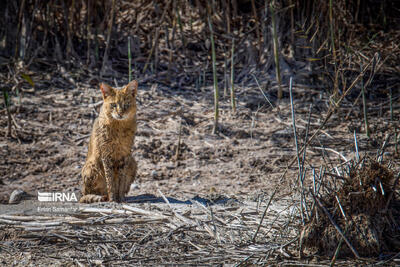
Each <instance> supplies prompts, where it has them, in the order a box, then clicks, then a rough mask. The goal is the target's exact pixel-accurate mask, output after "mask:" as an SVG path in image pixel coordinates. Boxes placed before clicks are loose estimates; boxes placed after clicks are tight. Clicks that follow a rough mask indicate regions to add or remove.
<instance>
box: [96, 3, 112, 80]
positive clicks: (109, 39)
mask: <svg viewBox="0 0 400 267" xmlns="http://www.w3.org/2000/svg"><path fill="white" fill-rule="evenodd" d="M114 15H115V0H113V1H112V6H111V18H110V22H109V25H108V31H107V42H106V49H105V50H104V56H103V65H102V67H101V71H100V77H102V76H103V74H104V71H105V68H106V64H108V50H109V49H110V42H111V32H112V28H113V25H114Z"/></svg>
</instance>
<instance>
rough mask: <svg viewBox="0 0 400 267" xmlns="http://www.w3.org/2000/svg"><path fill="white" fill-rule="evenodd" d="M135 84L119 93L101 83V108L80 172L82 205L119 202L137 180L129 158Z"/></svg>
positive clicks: (132, 138)
mask: <svg viewBox="0 0 400 267" xmlns="http://www.w3.org/2000/svg"><path fill="white" fill-rule="evenodd" d="M137 88H138V82H137V81H132V82H130V83H129V84H128V85H126V86H124V87H123V88H122V89H114V88H112V87H111V86H109V85H107V84H105V83H102V84H101V85H100V90H101V92H102V95H103V100H104V101H103V105H102V107H101V110H100V113H99V116H98V118H97V119H96V120H95V122H94V125H93V130H92V134H91V136H90V141H89V148H88V154H87V158H86V162H85V165H84V166H83V168H82V181H83V187H82V194H83V196H82V197H81V199H80V200H79V202H81V203H93V202H103V201H116V202H121V201H123V200H124V198H125V195H126V194H127V193H128V192H129V189H130V185H131V184H132V182H133V181H134V179H135V177H136V171H137V163H136V161H135V159H134V158H133V156H132V155H131V149H132V146H133V144H134V139H135V133H136V129H137V124H136V95H137Z"/></svg>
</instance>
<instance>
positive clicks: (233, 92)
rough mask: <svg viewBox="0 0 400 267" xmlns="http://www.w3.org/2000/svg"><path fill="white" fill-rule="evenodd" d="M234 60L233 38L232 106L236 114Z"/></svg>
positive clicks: (233, 45) (233, 43)
mask: <svg viewBox="0 0 400 267" xmlns="http://www.w3.org/2000/svg"><path fill="white" fill-rule="evenodd" d="M234 59H235V39H234V38H232V51H231V106H232V112H236V97H235V67H234V65H235V64H234Z"/></svg>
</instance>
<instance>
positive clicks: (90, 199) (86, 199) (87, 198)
mask: <svg viewBox="0 0 400 267" xmlns="http://www.w3.org/2000/svg"><path fill="white" fill-rule="evenodd" d="M107 200H108V197H107V196H106V195H105V196H100V195H93V194H89V195H84V196H82V197H81V199H80V200H79V202H80V203H95V202H105V201H107Z"/></svg>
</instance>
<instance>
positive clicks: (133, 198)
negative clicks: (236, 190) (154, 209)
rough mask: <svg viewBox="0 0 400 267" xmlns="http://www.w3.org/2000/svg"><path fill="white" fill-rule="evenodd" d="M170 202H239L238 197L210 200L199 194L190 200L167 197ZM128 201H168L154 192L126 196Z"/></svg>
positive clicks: (207, 203) (204, 203)
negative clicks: (153, 193)
mask: <svg viewBox="0 0 400 267" xmlns="http://www.w3.org/2000/svg"><path fill="white" fill-rule="evenodd" d="M166 198H167V200H168V202H169V203H170V204H185V205H192V204H195V203H196V202H198V203H200V204H202V205H204V206H212V205H215V204H220V205H223V204H227V203H229V202H237V200H236V199H232V198H228V197H219V198H218V199H214V200H210V199H207V198H202V197H199V196H195V197H193V198H192V199H188V200H179V199H176V198H173V197H166ZM124 202H126V203H166V202H165V200H164V199H163V198H162V197H156V196H155V195H152V194H143V195H138V196H129V197H125V201H124Z"/></svg>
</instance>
